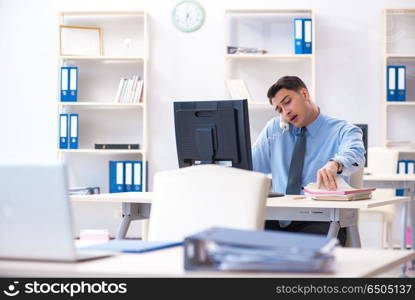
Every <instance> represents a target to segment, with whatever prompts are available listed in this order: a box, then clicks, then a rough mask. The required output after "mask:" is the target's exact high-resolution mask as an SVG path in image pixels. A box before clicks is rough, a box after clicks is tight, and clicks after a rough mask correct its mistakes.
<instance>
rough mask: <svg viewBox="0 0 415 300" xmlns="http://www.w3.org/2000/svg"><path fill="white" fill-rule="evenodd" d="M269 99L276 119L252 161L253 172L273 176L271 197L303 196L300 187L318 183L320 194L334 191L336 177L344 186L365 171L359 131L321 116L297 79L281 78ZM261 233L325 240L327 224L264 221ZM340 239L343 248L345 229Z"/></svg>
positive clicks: (264, 132)
mask: <svg viewBox="0 0 415 300" xmlns="http://www.w3.org/2000/svg"><path fill="white" fill-rule="evenodd" d="M267 96H268V99H269V102H270V103H271V105H272V106H273V107H274V109H275V110H276V111H277V112H278V113H279V115H280V116H279V117H275V118H273V119H271V120H270V121H269V122H268V123H267V125H266V126H265V128H264V129H263V130H262V132H261V133H260V135H259V137H258V139H257V140H256V142H255V144H254V146H253V153H252V157H253V167H254V170H255V171H258V172H263V173H266V174H269V173H271V174H272V190H273V192H279V193H286V194H297V195H298V194H302V193H303V191H302V187H304V186H305V185H307V184H308V183H311V182H317V185H318V187H319V188H326V189H329V190H336V189H337V185H336V176H337V175H340V176H342V177H343V178H344V179H345V180H346V181H348V180H349V176H350V175H351V174H352V173H354V172H355V171H357V170H358V168H360V167H363V166H364V154H365V149H364V145H363V141H362V131H361V130H360V128H358V127H356V126H354V125H352V124H350V123H348V122H346V121H343V120H338V119H335V118H332V117H329V116H326V115H324V114H323V113H321V112H320V109H319V107H318V106H317V105H316V104H315V103H314V102H313V101H312V100H311V98H310V94H309V91H308V89H307V87H306V85H305V84H304V82H303V81H302V80H301V79H300V78H298V77H296V76H284V77H282V78H280V79H279V80H278V81H277V82H276V83H274V84H273V85H272V86H271V87H270V88H269V90H268V94H267ZM280 118H282V121H284V122H286V126H283V125H284V123H280V121H281V120H280ZM287 123H288V124H287ZM265 229H267V230H284V231H295V232H305V233H316V234H327V232H328V229H329V223H328V222H297V221H290V220H267V221H266V222H265ZM338 239H339V240H340V243H341V244H342V245H344V244H345V242H346V232H345V230H344V229H341V230H340V231H339V234H338Z"/></svg>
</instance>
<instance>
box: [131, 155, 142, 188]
mask: <svg viewBox="0 0 415 300" xmlns="http://www.w3.org/2000/svg"><path fill="white" fill-rule="evenodd" d="M132 164H133V186H132V191H133V192H142V191H143V162H142V161H133V162H132Z"/></svg>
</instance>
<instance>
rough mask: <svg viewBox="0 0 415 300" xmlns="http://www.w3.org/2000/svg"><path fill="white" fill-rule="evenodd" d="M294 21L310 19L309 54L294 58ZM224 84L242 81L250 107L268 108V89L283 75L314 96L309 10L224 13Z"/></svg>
mask: <svg viewBox="0 0 415 300" xmlns="http://www.w3.org/2000/svg"><path fill="white" fill-rule="evenodd" d="M294 18H311V19H312V42H313V43H312V54H294V53H295V52H294ZM225 24H226V30H225V34H226V37H225V43H226V45H225V62H226V74H225V82H226V80H228V79H242V80H243V81H244V83H245V85H246V86H247V88H248V90H249V92H250V94H251V97H252V102H251V103H249V104H250V106H252V107H263V106H265V105H269V103H268V99H267V98H266V92H267V90H268V88H269V87H270V86H271V85H272V84H273V83H274V82H275V81H276V79H278V78H279V77H282V76H284V75H297V76H299V77H300V78H302V79H303V80H304V82H305V83H306V85H307V86H308V88H309V89H310V91H311V93H312V97H313V100H315V99H314V94H315V18H314V13H313V11H312V10H309V9H283V10H275V9H269V10H268V9H252V10H241V9H237V10H234V9H230V10H226V11H225ZM227 46H234V47H248V48H259V49H263V50H267V53H266V54H228V53H227Z"/></svg>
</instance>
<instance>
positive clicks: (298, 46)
mask: <svg viewBox="0 0 415 300" xmlns="http://www.w3.org/2000/svg"><path fill="white" fill-rule="evenodd" d="M303 23H304V22H303V19H300V18H295V19H294V53H295V54H303V53H304V52H303V51H304V34H303V33H304V24H303Z"/></svg>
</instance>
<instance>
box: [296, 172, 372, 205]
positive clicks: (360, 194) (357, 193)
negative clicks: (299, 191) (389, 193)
mask: <svg viewBox="0 0 415 300" xmlns="http://www.w3.org/2000/svg"><path fill="white" fill-rule="evenodd" d="M336 184H337V190H335V191H329V190H327V189H319V188H317V184H316V183H310V184H308V185H307V186H305V187H304V194H306V195H309V196H311V198H312V199H314V200H340V201H352V200H364V199H370V198H372V192H373V191H374V190H376V189H375V188H363V189H355V188H352V187H351V186H350V185H348V184H347V182H346V181H344V179H343V178H342V177H340V176H337V177H336Z"/></svg>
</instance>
